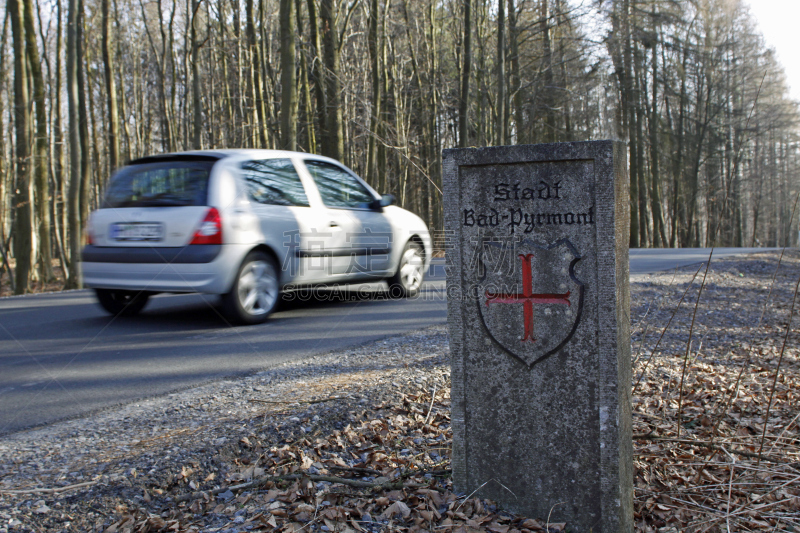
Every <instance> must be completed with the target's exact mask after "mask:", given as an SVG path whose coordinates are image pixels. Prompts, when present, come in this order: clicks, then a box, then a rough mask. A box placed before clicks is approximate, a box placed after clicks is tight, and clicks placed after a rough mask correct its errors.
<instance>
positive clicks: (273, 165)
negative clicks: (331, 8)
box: [242, 159, 309, 207]
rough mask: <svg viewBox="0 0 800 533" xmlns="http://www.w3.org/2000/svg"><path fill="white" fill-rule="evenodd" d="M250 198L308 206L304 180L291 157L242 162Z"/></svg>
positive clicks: (258, 200)
mask: <svg viewBox="0 0 800 533" xmlns="http://www.w3.org/2000/svg"><path fill="white" fill-rule="evenodd" d="M242 176H243V177H244V180H245V182H246V183H247V189H248V193H249V194H250V198H251V199H252V200H253V201H255V202H258V203H260V204H267V205H287V206H301V207H308V206H309V204H308V197H307V196H306V191H305V189H304V188H303V182H301V181H300V176H299V175H298V174H297V171H296V170H295V169H294V165H293V164H292V160H291V159H263V160H260V161H247V162H245V163H242Z"/></svg>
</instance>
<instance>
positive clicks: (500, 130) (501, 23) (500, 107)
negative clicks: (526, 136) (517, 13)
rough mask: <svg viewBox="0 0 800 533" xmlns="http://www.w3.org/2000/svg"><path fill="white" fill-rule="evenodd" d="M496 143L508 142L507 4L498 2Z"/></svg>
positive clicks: (501, 1)
mask: <svg viewBox="0 0 800 533" xmlns="http://www.w3.org/2000/svg"><path fill="white" fill-rule="evenodd" d="M496 124H497V125H496V126H495V130H496V135H495V144H496V145H498V146H502V145H504V144H506V5H505V2H504V1H503V0H499V1H498V2H497V121H496Z"/></svg>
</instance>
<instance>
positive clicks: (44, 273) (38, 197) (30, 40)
mask: <svg viewBox="0 0 800 533" xmlns="http://www.w3.org/2000/svg"><path fill="white" fill-rule="evenodd" d="M22 2H23V5H24V13H25V22H24V23H25V41H26V44H27V55H28V66H29V68H30V75H31V78H32V79H33V100H34V104H35V107H36V141H35V144H34V151H35V153H34V157H33V182H34V187H35V190H36V194H35V207H36V222H37V224H36V233H37V235H38V239H37V240H38V243H39V256H40V257H39V259H40V261H39V277H40V278H41V280H42V281H43V282H45V283H47V282H50V281H52V280H53V279H54V278H55V274H54V273H53V257H52V241H51V239H50V221H51V219H50V186H49V183H48V179H47V172H48V165H47V160H48V156H47V145H48V138H47V103H46V102H45V94H44V79H43V77H42V63H41V61H40V60H39V49H38V46H37V44H36V29H35V26H34V22H33V2H31V0H22Z"/></svg>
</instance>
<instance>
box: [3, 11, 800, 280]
mask: <svg viewBox="0 0 800 533" xmlns="http://www.w3.org/2000/svg"><path fill="white" fill-rule="evenodd" d="M0 50H1V51H2V52H0V58H1V59H2V61H1V62H0V153H2V157H0V252H1V253H2V257H1V258H0V265H1V266H0V282H3V283H9V284H11V286H12V288H13V289H14V291H15V292H16V293H23V292H27V291H30V290H31V288H32V287H35V286H36V284H42V283H45V282H52V281H53V280H54V279H56V276H59V277H60V279H63V281H64V285H65V286H66V287H76V286H78V285H79V277H78V275H77V272H78V270H79V269H78V265H77V261H78V259H79V255H80V247H81V241H82V239H83V236H82V233H83V232H82V228H83V226H84V224H85V221H86V219H87V217H88V214H89V212H90V210H91V209H93V208H94V207H96V206H97V204H98V198H99V195H100V194H102V192H103V189H104V186H105V184H106V182H107V180H108V177H109V175H110V174H111V172H112V171H113V169H115V168H116V167H118V166H120V165H122V164H124V163H125V162H126V161H128V160H130V159H133V158H136V157H140V156H143V155H146V154H152V153H158V152H165V151H178V150H192V149H208V148H223V147H258V148H283V149H291V150H301V151H307V152H314V153H320V154H324V155H328V156H331V157H334V158H336V159H339V160H341V161H342V162H344V163H345V164H347V165H348V166H350V167H351V168H353V170H355V171H356V172H357V173H359V174H360V175H361V176H363V177H364V178H365V179H366V180H367V181H368V182H369V183H370V184H371V185H372V186H373V187H375V188H376V189H377V190H378V191H379V192H382V193H393V194H394V195H396V197H397V199H398V203H399V204H400V205H401V206H403V207H405V208H407V209H410V210H412V211H414V212H416V213H418V214H419V215H420V216H422V217H423V218H424V219H425V220H426V221H427V222H428V224H429V225H430V227H431V229H432V230H433V231H434V232H436V233H437V234H438V235H441V232H442V230H443V228H442V204H443V202H445V201H448V199H447V198H443V197H442V193H441V191H440V189H441V186H440V184H441V170H440V167H441V151H442V149H444V148H450V147H455V146H486V145H502V144H523V143H525V144H527V143H541V142H560V141H576V140H578V141H579V140H590V139H608V138H613V139H621V140H624V141H626V142H627V143H628V146H629V161H630V168H629V170H630V179H631V207H632V209H631V218H632V219H631V246H634V247H648V246H655V247H667V246H712V245H718V246H722V245H727V246H785V245H791V244H795V243H797V225H796V223H794V224H792V222H791V221H790V219H791V216H792V214H793V207H794V205H795V201H796V199H797V195H798V192H800V182H799V181H798V174H797V171H798V168H800V153H799V152H798V141H799V139H798V131H799V126H800V120H798V119H800V114H799V113H798V104H797V102H794V101H792V100H791V99H790V98H789V96H788V93H787V87H786V82H785V78H784V74H783V69H782V67H781V65H780V64H779V63H778V62H777V60H776V58H775V56H774V52H773V51H772V50H770V49H768V47H767V46H766V44H765V42H764V39H763V37H762V36H761V35H760V33H759V32H758V30H757V28H756V25H755V21H754V19H753V17H752V16H751V15H750V14H749V12H748V10H747V6H746V4H744V3H743V1H742V0H685V1H678V0H583V1H582V2H581V0H500V1H498V0H490V1H480V0H6V9H5V13H4V18H3V26H2V36H1V38H0ZM795 220H796V218H795ZM717 228H719V229H717Z"/></svg>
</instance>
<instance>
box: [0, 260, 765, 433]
mask: <svg viewBox="0 0 800 533" xmlns="http://www.w3.org/2000/svg"><path fill="white" fill-rule="evenodd" d="M753 250H754V249H718V250H715V253H714V254H715V257H719V256H723V255H731V254H734V253H743V252H744V253H747V252H750V251H753ZM763 250H764V249H758V251H763ZM707 258H708V250H704V249H696V250H687V249H682V250H632V251H631V273H634V274H635V273H644V272H654V271H657V270H667V269H671V268H674V267H675V266H679V265H689V264H693V263H698V262H702V261H704V260H705V259H707ZM444 279H445V270H444V264H443V262H442V261H441V260H436V261H435V262H434V264H433V265H432V267H431V270H430V272H429V275H428V278H427V281H426V283H425V286H424V289H423V294H422V297H421V298H419V299H414V300H391V299H388V298H386V294H385V285H383V284H371V285H366V286H360V287H356V288H350V289H343V290H340V291H339V292H338V293H331V292H329V291H318V292H317V294H316V295H315V297H312V298H307V297H306V296H309V295H307V294H306V295H303V297H302V298H301V297H295V298H294V299H293V300H287V301H284V302H283V303H282V305H281V308H280V309H279V310H278V312H276V313H275V314H274V315H273V316H272V317H271V318H270V320H269V321H268V322H267V323H265V324H262V325H259V326H251V327H241V326H240V327H232V326H231V325H229V324H228V323H227V322H226V321H225V320H224V319H223V318H222V317H221V316H220V314H219V312H218V310H217V309H216V307H215V304H216V299H215V298H211V297H206V296H202V295H162V296H157V297H155V298H152V299H151V301H150V303H148V305H147V307H146V308H145V310H144V311H143V312H142V313H141V314H140V315H139V316H137V317H134V318H112V317H109V316H108V315H106V314H105V312H103V311H102V310H101V309H100V307H99V306H98V305H97V303H96V302H95V300H94V296H93V294H92V293H91V292H90V291H87V290H83V291H71V292H64V293H55V294H39V295H30V296H22V297H12V298H3V299H0V434H8V433H13V432H15V431H19V430H21V429H25V428H28V427H34V426H41V425H46V424H49V423H52V422H54V421H57V420H62V419H67V418H71V417H76V416H81V415H85V414H88V413H91V412H93V411H96V410H99V409H103V408H107V407H111V406H114V405H117V404H123V403H127V402H131V401H135V400H137V399H141V398H145V397H150V396H155V395H160V394H165V393H169V392H174V391H176V390H179V389H184V388H188V387H192V386H196V385H198V384H200V383H204V382H208V381H213V380H217V379H221V378H223V377H231V376H236V375H244V374H248V373H252V372H257V371H259V370H263V369H266V368H269V367H271V366H274V365H276V364H279V363H281V362H284V361H287V360H290V359H297V358H303V357H309V356H313V355H316V354H319V353H325V352H329V351H332V350H338V349H342V348H346V347H348V346H356V345H360V344H364V343H368V342H372V341H375V340H378V339H381V338H385V337H389V336H393V335H397V334H400V333H403V332H406V331H411V330H414V329H419V328H423V327H426V326H430V325H434V324H442V323H444V322H445V321H446V318H447V302H446V299H445V297H444ZM301 300H302V301H301Z"/></svg>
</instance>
